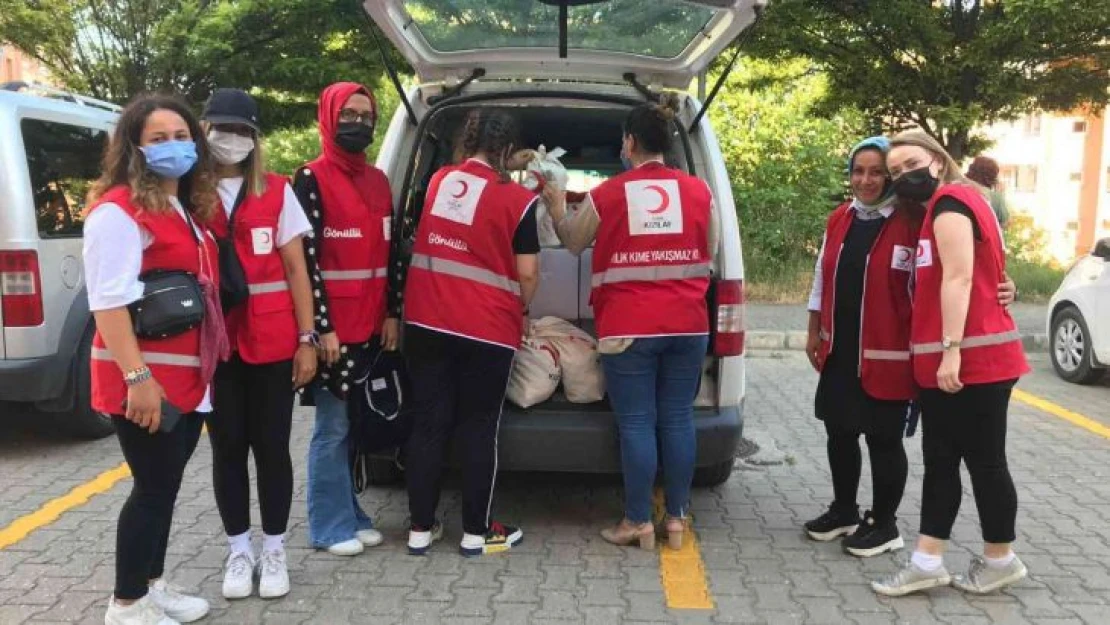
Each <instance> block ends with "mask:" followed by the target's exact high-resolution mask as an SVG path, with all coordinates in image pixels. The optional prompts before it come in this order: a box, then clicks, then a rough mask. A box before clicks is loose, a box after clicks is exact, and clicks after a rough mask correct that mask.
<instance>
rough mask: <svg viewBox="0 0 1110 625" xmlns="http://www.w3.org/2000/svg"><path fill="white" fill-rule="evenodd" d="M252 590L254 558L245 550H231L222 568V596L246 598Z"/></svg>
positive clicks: (226, 597)
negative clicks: (225, 564)
mask: <svg viewBox="0 0 1110 625" xmlns="http://www.w3.org/2000/svg"><path fill="white" fill-rule="evenodd" d="M253 592H254V558H253V557H252V556H251V554H250V553H247V552H245V551H236V552H232V554H231V555H230V556H228V558H227V566H226V567H225V568H224V598H225V599H246V598H247V597H249V596H251V593H253Z"/></svg>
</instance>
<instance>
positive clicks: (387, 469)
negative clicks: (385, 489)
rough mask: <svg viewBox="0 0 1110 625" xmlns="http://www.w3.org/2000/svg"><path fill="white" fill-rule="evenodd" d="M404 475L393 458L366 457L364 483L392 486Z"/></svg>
mask: <svg viewBox="0 0 1110 625" xmlns="http://www.w3.org/2000/svg"><path fill="white" fill-rule="evenodd" d="M404 476H405V472H404V471H403V470H401V467H400V466H399V465H398V464H397V461H396V460H394V459H393V458H375V457H371V458H367V459H366V483H367V484H368V485H370V486H392V485H393V484H396V483H398V482H400V481H401V479H402V478H403V477H404Z"/></svg>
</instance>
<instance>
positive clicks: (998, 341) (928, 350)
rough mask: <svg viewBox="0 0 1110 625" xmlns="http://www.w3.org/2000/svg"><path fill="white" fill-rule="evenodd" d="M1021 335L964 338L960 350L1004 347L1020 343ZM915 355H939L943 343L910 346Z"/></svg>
mask: <svg viewBox="0 0 1110 625" xmlns="http://www.w3.org/2000/svg"><path fill="white" fill-rule="evenodd" d="M1020 340H1021V334H1020V333H1019V332H1018V331H1017V330H1009V331H1007V332H999V333H998V334H983V335H981V336H971V337H965V338H964V340H963V341H960V349H968V348H972V347H988V346H991V345H1004V344H1006V343H1011V342H1013V341H1020ZM910 349H912V350H913V353H915V354H939V353H941V352H943V351H944V344H943V343H919V344H916V345H913V346H911V348H910Z"/></svg>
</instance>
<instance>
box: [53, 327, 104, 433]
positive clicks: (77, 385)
mask: <svg viewBox="0 0 1110 625" xmlns="http://www.w3.org/2000/svg"><path fill="white" fill-rule="evenodd" d="M92 341H93V328H92V327H91V326H90V327H89V329H88V330H86V331H85V335H84V336H83V337H82V338H81V343H80V345H78V346H77V353H76V356H75V357H74V367H75V368H74V371H73V376H74V377H73V382H74V392H73V409H72V410H71V411H69V412H63V413H58V414H56V415H54V421H55V422H56V423H57V427H58V431H59V432H61V433H62V434H63V435H65V436H69V437H71V438H81V439H86V440H95V439H99V438H104V437H105V436H108V435H110V434H112V432H114V431H115V426H113V425H112V417H110V416H108V415H105V414H101V413H99V412H97V411H95V410H93V408H92V373H91V371H90V370H89V356H90V353H91V352H92Z"/></svg>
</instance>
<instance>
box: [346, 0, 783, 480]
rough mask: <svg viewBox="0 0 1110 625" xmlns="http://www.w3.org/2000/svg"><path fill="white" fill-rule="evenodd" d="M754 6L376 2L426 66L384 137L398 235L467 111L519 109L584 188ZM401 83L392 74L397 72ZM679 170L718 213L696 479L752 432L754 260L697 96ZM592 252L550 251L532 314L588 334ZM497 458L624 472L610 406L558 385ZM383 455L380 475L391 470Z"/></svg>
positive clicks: (418, 63)
mask: <svg viewBox="0 0 1110 625" xmlns="http://www.w3.org/2000/svg"><path fill="white" fill-rule="evenodd" d="M762 4H763V2H760V1H755V0H701V1H680V0H653V1H652V2H642V1H640V0H589V1H583V0H571V1H565V0H525V1H521V0H512V1H506V0H500V1H499V0H485V1H482V0H467V1H459V0H366V1H365V2H364V7H365V9H366V11H367V12H368V14H369V15H370V17H371V18H372V19H373V20H374V22H376V23H377V25H378V26H379V27H380V29H381V31H382V32H383V33H385V35H386V36H387V37H389V39H390V40H392V42H393V44H394V45H395V46H396V47H397V49H398V50H400V52H401V54H403V55H404V57H405V58H406V59H407V60H408V61H409V63H410V64H411V65H412V67H413V69H414V70H415V71H416V74H417V78H418V80H419V82H420V86H419V87H417V88H415V89H412V90H411V91H409V92H408V93H403V94H402V98H403V102H402V106H400V107H399V108H398V111H397V113H396V114H395V116H394V117H393V120H392V122H391V124H390V126H389V129H388V132H387V133H386V135H385V138H384V140H383V143H382V146H381V149H380V152H379V156H378V163H377V165H378V167H380V168H381V169H382V170H383V171H384V172H385V173H386V175H387V176H388V177H389V179H390V182H391V185H392V189H393V193H394V200H395V204H394V205H395V206H396V207H397V212H398V215H397V218H398V219H400V220H401V221H402V223H403V224H404V225H403V232H402V234H403V236H404V237H405V240H407V241H411V238H412V236H413V235H414V231H415V227H416V222H417V219H418V216H419V212H420V210H421V208H422V207H423V204H424V195H425V193H426V191H427V188H428V182H429V179H430V177H431V176H432V174H433V173H434V172H435V171H436V170H437V169H438V168H440V167H441V166H443V165H444V164H446V163H448V162H450V161H451V160H452V157H453V152H454V147H455V146H454V140H455V138H456V135H457V133H458V130H459V128H460V127H461V120H462V119H463V118H464V116H465V115H466V114H467V112H468V111H470V110H471V109H473V108H476V107H501V108H506V109H509V110H511V111H512V112H513V114H514V115H515V116H516V117H517V118H518V119H519V120H520V121H521V125H522V127H523V129H524V130H523V132H524V134H525V137H524V144H525V147H537V146H539V145H540V144H544V145H546V146H547V147H548V148H549V149H550V148H554V147H556V146H558V147H562V148H564V149H565V150H567V155H566V156H565V157H564V158H563V159H562V162H563V163H564V164H565V165H566V167H567V169H568V170H569V173H570V183H569V187H570V189H571V190H574V191H587V190H589V189H590V188H591V187H593V186H594V185H596V184H597V183H599V182H601V181H602V180H605V179H606V178H607V177H608V176H611V175H614V174H616V173H618V172H619V171H621V162H620V154H619V152H620V143H621V123H622V122H623V120H624V118H625V116H626V115H627V113H628V111H629V109H630V108H631V107H633V106H636V105H639V104H642V103H644V102H646V101H648V99H650V98H653V97H654V96H655V94H656V93H657V90H658V89H660V88H670V89H677V90H685V89H687V88H688V87H689V86H690V84H691V82H692V81H693V79H694V78H695V77H697V76H698V75H699V73H701V72H703V71H704V70H705V69H706V67H707V66H708V64H709V63H710V61H712V60H713V58H714V57H715V56H716V55H718V54H720V53H721V52H722V51H723V50H724V49H725V48H726V47H727V46H728V45H729V44H730V43H731V42H733V40H734V39H735V38H736V37H737V36H738V35H739V34H740V32H741V31H743V30H744V29H745V28H746V27H747V26H748V25H750V24H751V23H752V22H753V21H754V19H755V17H756V14H757V12H758V10H759V9H761V8H762ZM395 83H396V84H398V85H399V83H398V82H396V81H395ZM681 102H682V105H681V111H680V114H679V115H678V118H677V120H676V123H675V126H674V130H675V133H676V137H677V139H678V141H676V142H675V143H676V146H677V148H676V149H675V151H674V153H672V154H668V155H666V156H667V160H668V162H669V164H671V165H672V166H675V167H679V168H682V169H684V170H686V171H688V172H690V173H692V174H694V175H697V176H699V177H700V178H702V179H704V180H706V181H707V182H708V183H709V186H710V187H711V188H712V190H713V192H714V196H715V198H716V202H717V206H718V207H719V208H720V218H721V223H720V231H721V233H722V236H721V243H720V248H719V249H718V250H717V254H716V261H715V265H714V267H713V281H712V287H711V289H710V293H709V296H708V297H709V304H710V315H711V317H712V318H711V319H710V327H711V328H712V329H713V335H712V337H711V342H710V350H709V351H710V353H708V354H707V355H706V358H705V366H704V370H703V374H702V379H701V387H700V390H699V392H698V396H697V400H696V408H695V417H694V420H695V425H696V429H697V441H698V454H697V467H698V470H697V474H696V478H695V479H696V482H697V483H698V484H701V485H714V484H719V483H722V482H724V481H725V480H727V479H728V478H729V476H730V475H731V473H732V468H733V462H734V457H735V455H736V450H737V445H738V443H739V441H740V435H741V430H742V425H743V407H744V387H745V381H744V354H743V345H744V334H743V330H744V328H743V279H744V262H743V257H742V254H741V246H740V229H739V225H738V224H737V218H736V210H735V205H734V202H733V197H732V191H731V187H730V185H729V178H728V173H727V172H726V170H725V163H724V158H723V157H722V155H721V150H720V147H719V145H718V143H717V138H716V135H715V134H714V133H713V129H712V127H711V125H710V123H709V119H708V118H705V117H702V116H700V115H699V112H700V111H701V103H700V102H699V101H698V99H697V98H694V97H690V96H689V95H687V94H685V92H683V93H682V96H681ZM590 262H591V254H590V251H589V250H587V252H586V253H584V254H583V255H582V256H581V258H579V257H576V256H573V255H571V254H570V253H569V252H567V251H566V250H565V249H562V248H561V247H550V248H545V249H543V251H542V253H541V272H542V273H541V278H540V286H539V292H538V294H537V296H536V299H535V301H534V302H533V303H532V305H531V314H532V316H533V317H543V316H547V315H554V316H557V317H561V318H563V319H567V320H570V321H573V322H575V323H576V324H578V325H579V326H581V327H583V328H585V329H587V330H592V329H593V311H592V310H591V308H590V306H589V303H588V302H589V292H590ZM499 450H500V463H499V466H500V467H501V468H504V469H509V470H537V471H570V472H587V473H600V472H619V471H620V455H619V449H618V438H617V426H616V419H615V416H614V414H613V413H612V410H611V408H610V406H609V405H608V404H607V403H606V402H600V403H597V404H588V405H581V404H572V403H570V402H568V401H566V399H565V398H564V397H563V396H562V395H560V394H556V396H554V397H553V398H552V399H551V400H550V401H547V402H545V403H543V404H540V405H538V406H534V407H532V408H530V409H527V410H521V409H515V408H513V407H512V406H511V405H507V406H506V412H505V414H504V416H503V418H502V422H501V428H500V442H499ZM392 467H393V465H392V464H391V461H390V459H389V458H385V457H382V458H379V459H376V461H375V463H374V466H372V467H370V473H371V481H375V482H384V481H388V480H390V479H392V478H394V477H395V472H394V470H393V468H392Z"/></svg>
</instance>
